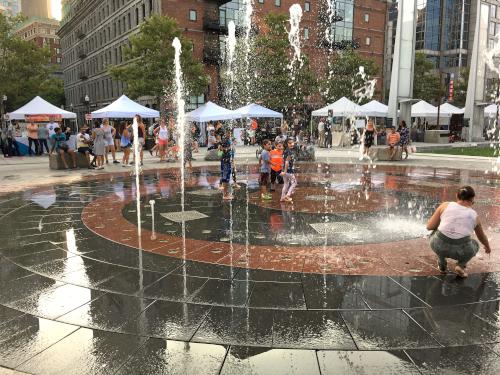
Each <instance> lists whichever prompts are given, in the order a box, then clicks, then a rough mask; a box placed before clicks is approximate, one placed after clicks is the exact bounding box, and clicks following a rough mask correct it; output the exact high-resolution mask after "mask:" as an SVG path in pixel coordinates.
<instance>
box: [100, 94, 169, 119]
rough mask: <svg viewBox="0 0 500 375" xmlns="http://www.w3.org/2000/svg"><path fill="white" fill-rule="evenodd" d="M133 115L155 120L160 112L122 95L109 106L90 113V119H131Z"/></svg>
mask: <svg viewBox="0 0 500 375" xmlns="http://www.w3.org/2000/svg"><path fill="white" fill-rule="evenodd" d="M135 115H140V116H141V117H144V118H157V117H160V112H158V111H156V110H154V109H151V108H148V107H144V106H143V105H140V104H139V103H136V102H134V101H133V100H132V99H130V98H128V97H127V96H126V95H122V96H120V97H119V98H118V99H116V100H115V101H114V102H113V103H111V104H110V105H108V106H106V107H104V108H101V109H98V110H97V111H94V112H92V118H133V117H134V116H135Z"/></svg>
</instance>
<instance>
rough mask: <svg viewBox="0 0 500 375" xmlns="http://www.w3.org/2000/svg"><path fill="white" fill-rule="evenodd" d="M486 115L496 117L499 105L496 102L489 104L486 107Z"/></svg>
mask: <svg viewBox="0 0 500 375" xmlns="http://www.w3.org/2000/svg"><path fill="white" fill-rule="evenodd" d="M484 115H485V116H488V117H490V118H492V117H496V115H497V105H496V104H490V105H489V106H487V107H485V108H484Z"/></svg>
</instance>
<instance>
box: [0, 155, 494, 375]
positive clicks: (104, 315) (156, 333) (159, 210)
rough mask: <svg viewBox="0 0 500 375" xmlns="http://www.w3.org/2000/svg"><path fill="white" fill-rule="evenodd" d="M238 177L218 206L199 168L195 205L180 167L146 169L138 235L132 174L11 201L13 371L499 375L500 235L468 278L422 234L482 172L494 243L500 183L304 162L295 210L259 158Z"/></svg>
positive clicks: (5, 352)
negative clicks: (268, 186)
mask: <svg viewBox="0 0 500 375" xmlns="http://www.w3.org/2000/svg"><path fill="white" fill-rule="evenodd" d="M239 173H240V174H239V178H240V180H241V181H240V183H241V184H242V186H243V187H242V189H241V190H239V191H238V192H237V193H236V199H235V201H234V202H232V203H222V202H221V196H220V193H219V192H218V190H217V185H218V176H217V169H216V168H213V169H212V168H197V169H195V170H194V172H193V173H191V174H190V175H189V176H188V183H187V187H186V204H185V207H184V210H183V207H181V206H180V202H181V199H180V196H181V192H180V191H179V184H178V181H179V176H178V175H177V173H176V171H175V170H162V171H155V172H147V173H146V174H145V175H144V176H143V177H142V179H141V184H142V185H141V196H142V197H141V205H140V209H141V216H140V219H139V220H141V226H142V228H143V229H142V230H141V232H138V229H137V224H138V219H137V207H136V205H135V202H134V200H133V199H134V197H135V187H134V184H133V179H132V177H131V176H129V175H125V174H122V175H101V176H99V177H98V178H88V179H86V180H84V181H80V182H77V183H72V184H66V185H54V186H51V187H49V188H46V187H44V188H39V189H34V190H30V191H26V192H23V193H13V194H7V195H4V196H2V197H0V224H1V225H0V238H1V241H0V286H1V288H0V366H4V367H6V368H9V369H15V370H17V371H21V372H26V373H33V374H53V373H56V374H114V373H119V374H122V373H123V374H125V373H126V374H154V373H168V374H171V373H172V374H219V373H221V374H235V373H241V374H273V375H274V374H304V373H308V374H309V373H311V374H371V373H373V374H391V373H394V374H396V373H398V374H401V373H403V374H406V373H408V374H412V373H415V374H419V373H424V374H441V373H450V374H462V373H463V374H471V373H481V374H497V373H499V372H500V344H499V343H500V316H499V314H500V307H499V299H500V256H499V254H498V251H499V249H498V248H497V246H498V245H496V244H495V242H493V247H494V250H497V253H495V254H492V256H491V258H488V257H485V256H484V253H483V254H482V255H479V256H478V257H477V258H476V259H475V260H474V261H473V262H472V263H471V265H470V268H469V271H470V272H471V276H470V277H469V278H468V279H465V280H463V279H457V278H456V277H455V276H454V275H453V274H451V273H450V274H447V275H439V273H438V272H437V270H436V265H435V259H434V257H433V254H432V252H431V251H430V249H428V247H427V246H426V239H425V238H423V237H424V235H425V231H424V230H423V229H422V228H423V223H424V222H425V220H426V218H427V217H428V216H429V215H430V214H431V213H432V210H433V208H434V207H435V205H436V204H437V203H438V202H439V201H441V200H444V199H449V198H450V197H451V196H452V195H453V192H454V189H455V188H456V187H457V186H458V185H461V184H464V183H470V184H473V185H474V186H475V187H476V188H477V191H478V204H477V207H476V208H477V210H478V211H479V212H480V214H481V215H482V216H483V217H485V218H486V223H487V225H486V226H487V230H488V234H489V235H490V237H492V238H493V239H497V238H498V232H499V230H498V228H499V225H498V224H499V221H500V215H499V207H500V193H499V191H500V190H499V189H498V181H497V180H494V179H493V180H486V179H485V178H484V175H482V174H481V173H480V172H477V173H475V172H464V171H458V170H452V169H432V168H422V167H418V168H417V167H405V168H398V167H381V166H379V167H377V168H375V169H370V170H367V169H364V168H363V167H358V166H354V165H343V166H339V165H330V166H328V165H324V164H319V165H301V167H300V169H299V184H301V185H302V187H301V188H300V189H299V190H298V191H297V198H296V201H295V203H294V206H293V207H290V206H283V207H281V206H280V205H279V204H278V203H277V202H276V201H273V202H271V203H262V202H260V200H259V199H258V196H257V194H258V193H257V189H258V187H257V186H256V184H255V182H254V181H256V178H257V175H256V170H255V167H254V166H249V167H246V166H240V172H239ZM247 181H248V183H247ZM151 200H154V201H155V203H154V204H153V206H154V209H155V213H154V216H153V215H152V210H151V208H152V207H151V204H150V201H151ZM183 211H184V213H183ZM153 218H154V223H153ZM391 223H392V225H391ZM311 224H315V225H311ZM183 232H184V233H185V234H186V236H185V238H183V237H182V233H183ZM496 243H498V242H496ZM0 373H2V369H1V368H0Z"/></svg>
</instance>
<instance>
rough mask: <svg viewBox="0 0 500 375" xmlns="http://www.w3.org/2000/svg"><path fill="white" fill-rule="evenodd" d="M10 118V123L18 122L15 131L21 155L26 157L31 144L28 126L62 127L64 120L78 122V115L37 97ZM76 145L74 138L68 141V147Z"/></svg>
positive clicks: (9, 115)
mask: <svg viewBox="0 0 500 375" xmlns="http://www.w3.org/2000/svg"><path fill="white" fill-rule="evenodd" d="M8 118H9V120H10V121H13V120H17V126H16V127H15V129H14V132H15V134H16V143H17V146H18V147H17V148H18V150H19V153H20V154H21V155H26V154H28V144H29V143H28V136H27V131H26V124H28V123H35V124H37V125H38V126H47V125H48V124H51V123H52V124H56V123H57V125H59V126H62V125H61V124H62V121H63V120H76V113H73V112H69V111H65V110H64V109H61V108H59V107H56V106H55V105H53V104H51V103H49V102H48V101H46V100H44V99H43V98H41V97H39V96H37V97H35V98H33V99H32V100H31V101H30V102H29V103H27V104H25V105H24V106H22V107H21V108H19V109H17V110H16V111H14V112H11V113H9V114H8ZM54 126H56V125H54ZM75 128H76V127H75ZM74 143H75V137H74V136H72V137H71V138H70V139H69V141H68V145H69V146H70V147H71V145H73V144H74Z"/></svg>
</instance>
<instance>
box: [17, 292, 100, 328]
mask: <svg viewBox="0 0 500 375" xmlns="http://www.w3.org/2000/svg"><path fill="white" fill-rule="evenodd" d="M101 294H102V292H101ZM99 296H100V294H99V292H95V291H94V292H91V291H90V290H89V289H87V288H83V287H80V286H76V285H69V284H65V285H62V286H59V287H56V288H51V289H49V290H44V291H42V292H39V293H38V292H37V293H35V294H33V295H31V296H29V297H27V298H24V299H22V300H18V301H16V302H14V303H12V304H11V306H12V307H13V308H15V309H19V310H21V311H24V312H26V313H28V314H32V315H37V316H41V317H43V318H47V319H56V318H57V317H59V316H61V315H64V314H66V313H68V312H70V311H72V310H74V309H76V308H77V307H79V306H82V305H84V304H86V303H88V302H90V301H91V299H93V298H97V297H99Z"/></svg>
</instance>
